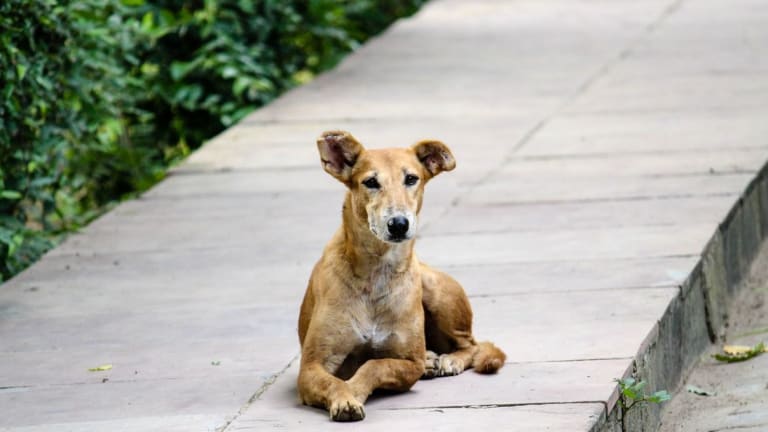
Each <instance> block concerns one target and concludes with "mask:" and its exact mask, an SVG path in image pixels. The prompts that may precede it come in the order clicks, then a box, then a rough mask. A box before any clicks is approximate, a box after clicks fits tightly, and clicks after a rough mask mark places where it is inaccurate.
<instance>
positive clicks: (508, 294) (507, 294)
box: [467, 283, 682, 298]
mask: <svg viewBox="0 0 768 432" xmlns="http://www.w3.org/2000/svg"><path fill="white" fill-rule="evenodd" d="M681 285H682V284H675V283H669V284H663V285H648V286H626V287H608V288H587V289H579V290H567V289H564V290H547V291H520V292H505V293H498V294H494V293H491V294H468V295H467V297H469V298H495V297H517V296H525V295H532V294H575V293H588V292H602V291H621V290H630V291H637V290H652V289H672V288H680V287H681Z"/></svg>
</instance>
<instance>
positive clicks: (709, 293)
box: [592, 163, 768, 432]
mask: <svg viewBox="0 0 768 432" xmlns="http://www.w3.org/2000/svg"><path fill="white" fill-rule="evenodd" d="M766 237H768V163H766V164H765V165H763V167H762V168H761V169H760V171H759V172H758V174H757V175H756V177H755V178H754V179H753V180H752V181H751V182H750V184H749V185H748V186H747V188H746V190H745V192H744V193H743V194H742V196H741V198H739V200H738V201H737V202H736V203H735V204H734V205H733V207H732V208H731V210H730V211H729V212H728V215H727V216H726V218H725V220H723V222H721V223H720V225H719V227H718V229H717V231H716V232H715V233H714V234H713V236H712V238H711V239H710V240H709V242H708V243H707V245H706V247H705V248H704V251H703V252H702V254H701V258H700V260H699V262H698V264H697V265H696V267H695V268H694V270H693V272H692V273H691V274H690V275H689V276H688V278H687V279H686V280H685V282H684V283H683V284H682V285H681V286H680V293H679V294H678V296H677V297H676V298H675V299H674V300H673V301H672V302H671V303H670V304H669V306H668V307H667V309H666V311H665V312H664V315H663V316H662V317H661V319H659V321H658V322H657V324H656V325H655V326H654V329H653V330H652V331H651V333H650V334H649V335H648V337H647V338H646V340H645V341H644V342H643V344H642V345H641V346H640V349H639V351H638V353H637V355H636V356H635V360H634V361H633V363H632V366H631V368H630V370H628V371H627V375H626V376H633V377H635V378H637V379H641V380H644V381H646V382H647V383H648V385H647V387H646V388H647V389H648V391H651V392H652V391H656V390H662V389H666V390H668V391H670V393H671V392H673V390H675V389H677V388H678V387H679V386H680V384H681V383H682V382H683V380H684V378H685V377H686V376H687V374H689V373H690V371H691V370H692V368H693V367H694V366H695V364H696V363H697V361H698V359H699V357H700V356H701V353H702V352H704V350H705V349H706V348H707V347H708V346H709V345H710V344H713V343H716V342H718V341H719V340H721V339H722V334H721V330H722V328H723V326H724V325H725V323H726V322H727V320H728V315H727V312H728V306H729V304H730V302H731V300H732V299H733V298H734V296H735V294H736V293H737V292H738V290H739V288H740V282H741V280H742V278H743V277H744V276H745V275H747V274H748V273H749V267H750V264H751V262H752V260H753V259H754V257H755V256H756V254H757V252H758V251H759V249H760V244H761V243H762V241H763V240H764V239H765V238H766ZM618 397H619V395H618V387H617V388H616V390H615V391H614V393H613V394H612V395H611V398H610V400H609V403H608V405H607V407H606V408H607V409H606V415H605V416H604V417H603V418H601V419H600V420H598V422H597V423H596V424H595V426H594V427H593V428H592V431H593V432H598V431H600V432H633V431H647V430H656V429H657V428H658V426H659V422H660V420H661V405H659V404H642V405H638V406H636V408H633V409H632V410H631V411H630V412H628V413H622V409H621V407H620V406H619V404H617V403H616V402H617V401H618Z"/></svg>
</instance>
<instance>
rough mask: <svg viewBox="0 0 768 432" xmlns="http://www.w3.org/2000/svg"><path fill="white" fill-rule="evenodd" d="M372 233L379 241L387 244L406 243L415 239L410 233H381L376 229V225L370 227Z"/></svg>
mask: <svg viewBox="0 0 768 432" xmlns="http://www.w3.org/2000/svg"><path fill="white" fill-rule="evenodd" d="M369 228H370V230H371V233H373V235H374V236H376V238H377V239H379V240H381V241H383V242H386V243H402V242H404V241H408V240H410V239H412V238H413V235H409V234H410V233H408V232H406V233H403V234H401V235H396V234H392V233H389V232H386V231H385V232H383V233H382V232H381V231H380V230H379V229H377V228H376V226H375V225H370V226H369Z"/></svg>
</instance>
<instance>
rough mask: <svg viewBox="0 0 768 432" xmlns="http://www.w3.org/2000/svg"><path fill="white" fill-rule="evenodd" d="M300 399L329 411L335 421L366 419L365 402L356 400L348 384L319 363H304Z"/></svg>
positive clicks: (301, 370)
mask: <svg viewBox="0 0 768 432" xmlns="http://www.w3.org/2000/svg"><path fill="white" fill-rule="evenodd" d="M298 386H299V397H300V398H301V402H302V403H304V404H306V405H312V406H319V407H323V408H325V409H327V410H328V412H329V413H330V415H331V419H332V420H335V421H357V420H362V419H364V418H365V411H364V410H363V402H364V400H363V401H359V400H358V399H357V398H355V395H354V394H353V392H352V390H351V389H350V387H349V384H347V382H345V381H343V380H341V379H339V378H337V377H335V376H333V375H332V374H330V373H329V372H328V371H327V370H325V368H324V367H323V365H322V364H320V363H319V362H313V361H309V362H306V363H305V362H304V361H303V360H302V365H301V369H300V370H299V382H298Z"/></svg>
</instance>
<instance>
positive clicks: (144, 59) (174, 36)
mask: <svg viewBox="0 0 768 432" xmlns="http://www.w3.org/2000/svg"><path fill="white" fill-rule="evenodd" d="M423 1H424V0H389V1H387V0H362V1H342V0H314V1H313V0H310V1H306V0H305V1H298V0H291V1H287V0H286V1H276V0H251V1H247V0H221V1H215V0H189V1H182V0H122V1H119V0H80V1H74V0H71V1H65V0H62V1H54V0H5V1H3V2H2V3H0V67H1V68H2V69H1V70H2V72H0V73H2V74H3V80H2V82H0V89H2V92H3V101H2V105H0V114H1V116H0V280H2V279H7V278H8V277H10V276H12V275H13V274H15V273H17V272H19V271H21V270H22V269H23V268H24V267H26V266H27V265H29V264H30V263H31V262H33V261H34V260H35V259H37V258H38V257H39V256H40V255H41V254H42V253H44V252H45V250H47V249H48V248H50V247H51V246H52V245H53V244H55V242H56V241H58V239H59V238H60V236H61V235H62V234H65V233H67V232H69V231H71V230H73V229H77V228H78V227H81V226H83V225H84V224H86V223H87V222H88V221H89V220H90V219H92V218H93V217H95V216H96V215H98V214H99V212H101V211H103V209H104V208H105V206H107V205H108V204H109V203H110V202H112V201H113V200H116V199H122V198H125V197H129V196H131V195H132V194H134V193H136V192H140V191H143V190H145V189H146V188H148V187H150V186H151V185H152V184H154V183H155V182H156V181H158V180H159V179H160V178H162V176H163V172H164V171H165V169H166V168H167V167H168V166H169V165H170V164H173V163H175V162H177V161H179V160H180V159H182V158H183V157H184V156H186V155H187V154H188V153H189V152H190V151H191V150H193V149H195V148H197V147H198V146H200V145H201V144H202V143H203V142H204V141H205V140H206V139H208V138H210V137H211V136H213V135H215V134H217V133H218V132H220V131H221V130H222V129H223V128H225V127H227V126H230V125H232V124H234V123H235V122H237V121H238V120H240V119H241V118H243V117H244V116H245V115H247V114H248V113H249V112H251V111H252V110H253V109H255V108H257V107H258V106H260V105H263V104H265V103H267V102H269V101H270V100H272V99H274V98H275V97H276V96H277V95H279V94H280V93H281V92H283V91H285V90H286V89H288V88H290V87H292V86H294V85H296V84H300V83H303V82H305V81H307V80H309V79H311V77H312V76H313V75H314V74H316V73H318V72H320V71H322V70H325V69H328V68H330V67H332V66H334V65H335V64H336V63H337V62H338V61H339V60H340V58H341V57H342V56H343V55H344V54H345V53H347V52H349V51H350V50H353V49H354V48H355V47H356V46H358V45H359V44H360V43H361V42H363V41H364V40H365V39H366V38H368V37H370V36H371V35H373V34H376V33H378V32H379V31H381V30H382V29H384V28H385V27H386V26H387V25H388V24H389V23H390V22H391V21H392V20H394V19H396V18H398V17H400V16H405V15H408V14H410V13H412V12H413V11H415V10H416V9H417V8H418V6H420V4H421V3H422V2H423Z"/></svg>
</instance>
